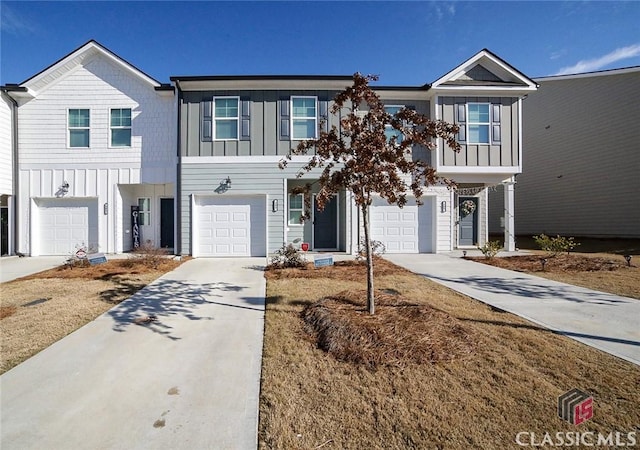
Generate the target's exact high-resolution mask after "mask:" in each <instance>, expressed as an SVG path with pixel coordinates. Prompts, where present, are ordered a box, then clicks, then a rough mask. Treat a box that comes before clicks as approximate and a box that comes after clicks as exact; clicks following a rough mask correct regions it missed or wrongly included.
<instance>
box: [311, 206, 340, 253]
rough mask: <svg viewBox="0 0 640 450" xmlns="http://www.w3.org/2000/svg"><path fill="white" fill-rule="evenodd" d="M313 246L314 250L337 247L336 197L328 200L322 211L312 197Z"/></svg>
mask: <svg viewBox="0 0 640 450" xmlns="http://www.w3.org/2000/svg"><path fill="white" fill-rule="evenodd" d="M313 248H314V250H337V249H338V197H336V196H335V195H334V196H333V197H332V198H331V200H329V201H328V202H327V203H326V204H325V205H324V209H323V210H322V211H319V210H318V208H317V206H316V201H315V196H314V197H313Z"/></svg>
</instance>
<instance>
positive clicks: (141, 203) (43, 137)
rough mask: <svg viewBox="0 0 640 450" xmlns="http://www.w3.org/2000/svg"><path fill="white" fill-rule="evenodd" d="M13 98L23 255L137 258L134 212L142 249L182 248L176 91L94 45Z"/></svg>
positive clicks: (17, 89) (12, 88)
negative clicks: (177, 243)
mask: <svg viewBox="0 0 640 450" xmlns="http://www.w3.org/2000/svg"><path fill="white" fill-rule="evenodd" d="M3 90H4V91H5V92H6V93H8V94H9V95H10V96H11V97H12V98H13V99H15V101H16V102H17V104H18V107H17V118H18V120H17V123H18V126H17V136H18V155H19V157H18V168H17V170H18V172H17V176H18V181H19V189H18V193H17V217H18V218H19V220H18V222H17V234H18V242H17V246H18V248H17V249H16V250H18V251H20V252H22V253H25V254H30V255H32V256H36V255H67V254H70V253H72V252H74V251H75V249H76V248H77V247H80V246H85V247H87V248H88V249H89V250H93V251H100V252H108V253H119V252H123V251H126V250H129V249H131V248H132V245H133V238H132V236H133V234H135V233H134V231H135V230H134V228H133V226H132V225H133V223H132V207H134V208H135V207H137V208H138V209H139V212H138V219H139V224H138V225H139V233H140V234H139V238H140V242H141V243H144V242H146V241H150V242H151V243H152V245H154V246H156V247H166V248H173V242H174V229H175V227H174V204H173V199H174V196H175V179H176V159H177V158H176V103H175V94H174V91H175V90H174V88H173V86H170V85H165V84H161V83H159V82H158V81H156V80H154V79H153V78H151V77H149V76H148V75H146V74H145V73H144V72H142V71H140V70H139V69H137V68H136V67H134V66H132V65H131V64H129V63H128V62H126V61H124V60H123V59H122V58H120V57H118V56H117V55H115V54H113V53H112V52H111V51H109V50H108V49H106V48H105V47H103V46H101V45H100V44H99V43H97V42H95V41H89V42H87V43H86V44H84V45H83V46H81V47H80V48H78V49H77V50H75V51H73V52H72V53H70V54H69V55H67V56H65V57H64V58H62V59H60V60H59V61H57V62H56V63H54V64H53V65H51V66H49V67H47V68H46V69H44V70H43V71H42V72H40V73H38V74H36V75H34V76H33V77H31V78H29V79H28V80H26V81H24V82H23V83H21V84H19V85H6V86H3ZM2 114H3V115H4V114H5V113H4V111H3V112H2ZM3 123H4V120H3ZM3 135H4V132H3ZM2 145H3V152H4V146H5V143H4V141H3V142H2ZM2 170H3V180H4V162H3V165H2ZM2 188H3V189H5V187H4V184H3V186H2ZM4 192H5V191H4V190H3V191H2V193H3V194H4ZM3 198H4V197H3Z"/></svg>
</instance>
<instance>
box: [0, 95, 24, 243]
mask: <svg viewBox="0 0 640 450" xmlns="http://www.w3.org/2000/svg"><path fill="white" fill-rule="evenodd" d="M2 92H4V93H5V95H6V96H7V98H8V99H9V100H10V101H11V127H12V129H11V134H12V140H11V166H12V167H11V170H12V171H13V174H12V175H13V176H12V177H11V178H12V179H11V182H12V184H13V202H12V205H11V206H12V211H11V215H12V217H11V219H12V220H11V222H12V225H13V229H12V230H10V231H11V234H12V236H11V237H12V238H13V239H12V240H13V243H12V250H13V251H12V252H10V254H15V253H16V252H17V251H18V230H19V229H20V227H19V226H18V225H19V224H18V217H19V216H18V198H19V195H18V194H19V187H20V185H19V183H18V178H19V176H18V102H17V101H16V100H15V99H14V98H13V97H11V95H9V93H8V92H7V90H6V89H4V88H3V89H2Z"/></svg>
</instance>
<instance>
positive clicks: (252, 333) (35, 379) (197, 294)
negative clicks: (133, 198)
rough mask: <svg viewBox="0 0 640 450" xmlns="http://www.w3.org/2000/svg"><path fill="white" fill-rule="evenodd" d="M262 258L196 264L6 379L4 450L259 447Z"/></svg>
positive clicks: (0, 381)
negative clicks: (141, 322) (138, 320)
mask: <svg viewBox="0 0 640 450" xmlns="http://www.w3.org/2000/svg"><path fill="white" fill-rule="evenodd" d="M264 263H265V259H264V258H245V259H197V260H192V261H187V262H186V263H184V264H183V265H182V266H180V267H179V268H178V269H177V270H175V271H173V272H170V273H168V274H166V275H165V276H163V277H162V278H160V279H159V280H157V281H156V282H154V283H152V284H151V285H149V286H148V287H147V288H145V289H143V290H142V291H140V292H138V293H137V294H136V295H135V296H133V297H132V298H131V299H129V300H127V301H126V302H123V303H122V304H120V305H119V306H117V307H115V308H113V309H112V310H110V311H108V312H107V313H105V314H104V315H102V316H100V317H99V318H98V319H96V320H94V321H93V322H91V323H89V324H87V325H86V326H84V327H83V328H81V329H80V330H78V331H76V332H75V333H72V334H71V335H69V336H67V337H66V338H64V339H62V340H60V341H58V342H57V343H55V344H54V345H52V346H51V347H49V348H47V349H46V350H44V351H42V352H40V353H39V354H37V355H36V356H34V357H33V358H31V359H29V360H27V361H25V362H24V363H23V364H21V365H19V366H17V367H15V368H14V369H12V370H10V371H9V372H7V373H5V374H4V375H2V377H0V386H1V392H2V398H1V400H0V402H1V403H0V406H1V408H0V414H1V418H0V420H1V427H0V430H1V431H0V438H1V439H0V448H2V449H3V450H10V449H20V450H23V449H43V448H46V449H65V450H73V449H98V448H99V449H161V448H162V449H255V448H256V446H257V426H258V401H259V392H260V369H261V358H262V338H263V330H264V302H265V279H264V277H263V272H262V269H263V267H262V266H263V265H264ZM152 315H153V316H156V317H157V320H155V321H152V322H149V323H148V324H146V325H138V324H135V323H133V320H134V319H136V318H141V317H147V316H152Z"/></svg>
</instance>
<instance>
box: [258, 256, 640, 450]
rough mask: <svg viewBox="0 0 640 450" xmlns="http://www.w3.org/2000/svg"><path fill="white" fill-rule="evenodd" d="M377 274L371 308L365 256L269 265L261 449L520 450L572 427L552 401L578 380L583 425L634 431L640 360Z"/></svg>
mask: <svg viewBox="0 0 640 450" xmlns="http://www.w3.org/2000/svg"><path fill="white" fill-rule="evenodd" d="M382 264H385V263H382ZM382 264H380V265H379V267H378V269H380V268H382ZM385 270H387V273H389V274H388V275H384V276H382V275H379V274H378V275H377V276H376V280H375V283H376V287H377V288H378V289H379V291H378V292H377V297H376V298H377V303H376V315H375V316H374V317H370V316H369V315H368V314H367V313H366V312H364V309H365V308H364V299H365V295H364V288H365V267H364V266H363V265H359V264H357V263H348V264H343V265H337V266H335V267H333V268H322V269H317V270H313V269H310V270H306V271H299V270H297V269H296V270H292V269H278V270H267V272H266V276H267V279H268V280H267V311H266V316H265V337H264V348H263V359H262V372H261V393H260V421H259V448H261V449H281V448H287V449H313V448H322V449H362V448H367V449H389V448H403V449H404V448H434V449H435V448H438V449H444V448H446V449H469V448H518V446H517V444H516V442H515V436H516V434H517V433H518V432H520V431H532V432H535V433H536V435H537V436H538V437H539V436H541V434H543V433H544V432H545V431H549V432H551V433H555V432H558V431H564V432H569V431H570V432H575V431H576V427H575V426H573V425H571V424H569V423H568V422H565V421H563V420H561V419H559V418H558V417H557V411H556V408H557V399H558V396H559V395H562V394H563V393H564V392H567V391H568V390H569V389H573V388H579V389H582V390H584V391H585V392H588V393H589V394H590V395H592V396H593V397H594V411H595V414H594V418H593V419H591V420H590V421H589V422H588V423H587V424H586V425H582V426H581V427H582V428H581V429H580V430H579V431H583V430H589V431H593V432H602V433H605V434H608V433H609V432H611V431H622V432H628V431H634V430H635V431H640V428H638V426H639V425H638V424H640V391H638V386H639V385H640V384H639V383H640V367H638V366H636V365H633V364H631V363H628V362H626V361H622V360H620V359H618V358H615V357H613V356H611V355H609V354H606V353H604V352H601V351H598V350H595V349H593V348H591V347H588V346H586V345H583V344H581V343H579V342H576V341H574V340H572V339H569V338H567V337H564V336H560V335H558V334H556V333H553V332H551V331H549V330H546V329H544V328H541V327H538V326H536V325H534V324H532V323H530V322H527V321H526V320H524V319H521V318H519V317H516V316H513V315H511V314H509V313H505V312H502V311H498V310H495V309H493V308H491V307H489V306H487V305H484V304H482V303H480V302H477V301H474V300H472V299H469V298H468V297H465V296H463V295H461V294H458V293H455V292H453V291H451V290H449V289H447V288H445V287H444V286H441V285H438V284H436V283H434V282H432V281H430V280H428V279H426V278H424V277H421V276H417V275H415V274H412V273H409V272H407V271H405V270H403V269H399V268H398V269H395V272H394V269H393V266H392V265H389V266H386V269H385ZM341 271H345V272H346V274H345V273H343V274H341V273H340V272H341ZM303 273H305V274H309V277H306V278H303V277H301V274H303ZM305 319H306V321H305ZM422 321H425V322H426V323H421V322H422ZM452 330H453V332H454V334H458V335H457V336H456V337H455V339H453V341H454V342H453V343H449V342H446V339H447V338H449V337H450V336H449V335H450V333H449V332H450V331H452ZM320 335H322V336H320ZM443 338H444V340H443ZM412 345H413V347H412ZM323 347H326V348H323ZM330 347H331V348H335V349H337V350H336V351H333V352H332V353H329V352H328V351H327V348H330ZM359 347H360V348H359ZM395 347H398V348H397V349H396V348H395ZM414 349H415V353H417V355H418V356H417V357H414V356H412V353H413V352H414ZM329 351H332V350H331V349H330V350H329ZM376 353H379V354H376ZM438 358H440V359H438Z"/></svg>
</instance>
